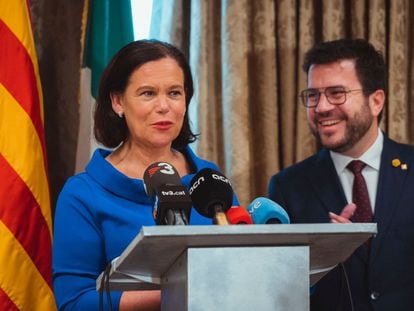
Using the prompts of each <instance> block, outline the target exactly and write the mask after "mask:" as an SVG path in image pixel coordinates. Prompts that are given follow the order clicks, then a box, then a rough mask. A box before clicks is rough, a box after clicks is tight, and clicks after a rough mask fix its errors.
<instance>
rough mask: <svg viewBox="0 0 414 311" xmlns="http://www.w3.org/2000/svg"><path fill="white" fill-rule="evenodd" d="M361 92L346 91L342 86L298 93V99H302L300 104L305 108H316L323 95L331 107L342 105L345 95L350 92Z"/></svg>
mask: <svg viewBox="0 0 414 311" xmlns="http://www.w3.org/2000/svg"><path fill="white" fill-rule="evenodd" d="M357 91H362V89H358V90H348V89H346V88H345V87H343V86H329V87H327V88H325V89H306V90H303V91H302V92H300V97H301V98H302V104H303V105H304V106H305V107H306V108H313V107H316V106H317V105H318V103H319V99H320V98H321V94H322V93H323V94H324V95H325V97H326V99H327V100H328V102H329V103H330V104H332V105H342V104H344V103H345V102H346V94H348V93H351V92H357Z"/></svg>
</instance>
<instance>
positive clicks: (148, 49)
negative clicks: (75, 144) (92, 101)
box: [94, 40, 197, 149]
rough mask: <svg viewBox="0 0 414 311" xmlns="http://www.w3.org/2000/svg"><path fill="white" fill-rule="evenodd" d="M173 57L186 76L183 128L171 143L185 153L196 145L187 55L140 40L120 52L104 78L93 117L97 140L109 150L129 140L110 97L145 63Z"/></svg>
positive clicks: (161, 45)
mask: <svg viewBox="0 0 414 311" xmlns="http://www.w3.org/2000/svg"><path fill="white" fill-rule="evenodd" d="M166 57H170V58H172V59H174V60H175V61H176V62H177V64H178V65H179V66H180V67H181V69H182V70H183V74H184V92H185V101H186V108H187V109H186V112H185V115H184V121H183V126H182V128H181V131H180V133H179V134H178V136H177V138H176V139H174V141H173V142H172V147H173V148H175V149H183V148H185V147H186V146H187V145H188V144H189V143H191V142H193V141H195V140H196V139H197V136H196V135H195V134H194V133H193V132H192V131H191V128H190V122H189V119H188V105H189V104H190V100H191V98H192V96H193V93H194V88H193V77H192V75H191V70H190V66H189V64H188V62H187V59H186V57H185V56H184V54H183V53H182V52H181V51H180V50H179V49H178V48H176V47H175V46H173V45H171V44H169V43H166V42H162V41H158V40H138V41H134V42H131V43H129V44H127V45H126V46H124V47H123V48H122V49H121V50H119V51H118V52H117V53H116V54H115V56H114V57H113V58H112V60H111V62H110V63H109V65H108V66H107V67H106V69H105V71H104V72H103V74H102V78H101V81H100V84H99V91H98V98H97V100H96V108H95V115H94V121H95V123H94V134H95V138H96V140H97V141H98V142H99V143H101V144H103V145H104V146H106V147H109V148H115V147H117V146H118V145H119V144H120V143H121V142H123V141H125V140H126V139H127V138H128V135H129V131H128V127H127V125H126V122H125V118H120V117H119V116H118V115H117V114H116V113H115V111H114V110H113V109H112V104H111V98H110V96H111V94H121V93H123V92H124V91H125V89H126V87H127V85H128V80H129V78H130V76H131V74H132V73H133V72H134V71H135V70H136V69H138V68H139V67H140V66H142V65H144V64H145V63H148V62H151V61H156V60H159V59H162V58H166Z"/></svg>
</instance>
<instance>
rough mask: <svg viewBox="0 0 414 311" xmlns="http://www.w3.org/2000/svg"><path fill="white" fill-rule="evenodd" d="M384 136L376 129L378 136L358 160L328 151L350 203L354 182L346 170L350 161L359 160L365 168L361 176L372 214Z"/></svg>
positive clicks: (350, 173) (351, 175)
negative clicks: (365, 185)
mask: <svg viewBox="0 0 414 311" xmlns="http://www.w3.org/2000/svg"><path fill="white" fill-rule="evenodd" d="M383 142H384V135H383V134H382V132H381V130H380V129H378V136H377V139H376V140H375V142H374V143H373V144H372V146H371V147H369V149H368V150H367V151H366V152H365V153H364V154H363V155H361V156H360V157H359V158H358V159H354V158H351V157H348V156H345V155H343V154H340V153H337V152H334V151H330V154H331V157H332V161H333V163H334V165H335V169H336V172H337V174H338V176H339V180H340V182H341V184H342V188H343V190H344V192H345V196H346V200H347V201H348V203H352V184H353V182H354V174H353V173H352V172H351V171H350V170H348V169H347V168H346V166H347V165H348V164H349V163H350V162H351V161H352V160H361V161H363V162H364V163H365V164H366V166H365V167H364V169H363V170H362V175H363V176H364V178H365V182H366V184H367V188H368V195H369V200H370V202H371V207H372V213H374V211H375V199H376V194H377V187H378V176H379V169H380V164H381V153H382V148H383Z"/></svg>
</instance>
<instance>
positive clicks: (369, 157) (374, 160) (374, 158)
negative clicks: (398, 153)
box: [329, 129, 384, 173]
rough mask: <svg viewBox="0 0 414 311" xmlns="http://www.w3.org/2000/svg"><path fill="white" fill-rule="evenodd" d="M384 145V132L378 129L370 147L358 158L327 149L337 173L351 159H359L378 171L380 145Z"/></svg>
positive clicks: (340, 171)
mask: <svg viewBox="0 0 414 311" xmlns="http://www.w3.org/2000/svg"><path fill="white" fill-rule="evenodd" d="M383 145H384V134H383V133H382V131H381V130H380V129H378V136H377V139H376V140H375V142H374V143H373V144H372V146H371V147H369V149H368V150H367V151H365V153H364V154H362V155H361V156H360V157H359V158H358V159H354V158H352V157H348V156H346V155H343V154H340V153H338V152H334V151H332V150H330V151H329V153H330V155H331V158H332V161H333V163H334V165H335V169H336V171H337V172H338V173H342V172H343V171H344V170H345V168H346V166H347V165H348V164H349V162H351V161H352V160H361V161H363V162H364V163H365V164H367V166H369V167H371V168H373V169H375V170H377V171H379V168H380V163H381V152H382V147H383Z"/></svg>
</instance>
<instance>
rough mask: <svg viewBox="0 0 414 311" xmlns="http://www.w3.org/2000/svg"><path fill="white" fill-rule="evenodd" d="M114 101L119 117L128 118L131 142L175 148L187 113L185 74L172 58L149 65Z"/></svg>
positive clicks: (141, 69)
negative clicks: (176, 139) (121, 114)
mask: <svg viewBox="0 0 414 311" xmlns="http://www.w3.org/2000/svg"><path fill="white" fill-rule="evenodd" d="M111 101H112V109H113V110H114V111H115V113H117V114H119V113H120V112H122V113H123V115H124V118H125V121H126V123H127V126H128V130H129V138H128V139H129V140H132V141H133V142H134V143H136V144H138V145H140V146H142V147H150V148H154V147H155V148H160V147H166V146H168V147H171V144H172V141H173V140H174V139H175V138H176V137H177V136H178V134H179V133H180V130H181V127H182V125H183V119H184V114H185V110H186V101H185V92H184V73H183V70H182V69H181V67H180V66H179V65H178V63H177V62H176V61H175V60H174V59H172V58H162V59H159V60H156V61H151V62H148V63H145V64H144V65H142V66H141V67H139V68H138V69H136V70H135V71H133V72H132V74H131V76H130V78H129V81H128V85H127V87H126V89H125V92H124V93H123V94H121V95H111Z"/></svg>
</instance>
